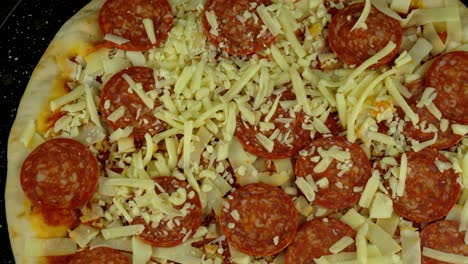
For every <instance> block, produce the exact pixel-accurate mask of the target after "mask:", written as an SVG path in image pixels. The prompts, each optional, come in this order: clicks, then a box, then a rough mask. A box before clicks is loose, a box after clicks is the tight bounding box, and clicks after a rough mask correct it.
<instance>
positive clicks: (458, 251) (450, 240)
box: [421, 220, 468, 264]
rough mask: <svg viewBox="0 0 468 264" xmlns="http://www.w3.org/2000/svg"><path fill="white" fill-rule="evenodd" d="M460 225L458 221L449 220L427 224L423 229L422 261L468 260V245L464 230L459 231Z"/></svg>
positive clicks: (460, 261) (454, 261)
mask: <svg viewBox="0 0 468 264" xmlns="http://www.w3.org/2000/svg"><path fill="white" fill-rule="evenodd" d="M458 226H459V223H458V222H456V221H447V220H442V221H438V222H435V223H432V224H430V225H428V226H426V227H425V228H424V229H423V230H422V231H421V249H422V254H423V257H422V261H421V263H434V264H435V263H445V262H444V261H449V262H450V263H463V262H466V260H467V259H468V245H466V244H465V242H464V237H465V234H464V232H462V231H459V230H458ZM457 260H459V261H457Z"/></svg>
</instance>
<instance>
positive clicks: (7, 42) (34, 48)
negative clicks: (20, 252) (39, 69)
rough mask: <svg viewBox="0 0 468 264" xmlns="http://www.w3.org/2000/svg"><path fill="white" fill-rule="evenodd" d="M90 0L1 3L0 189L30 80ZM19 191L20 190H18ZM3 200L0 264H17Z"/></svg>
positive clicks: (13, 0) (0, 205) (8, 0)
mask: <svg viewBox="0 0 468 264" xmlns="http://www.w3.org/2000/svg"><path fill="white" fill-rule="evenodd" d="M88 2H89V0H2V1H1V5H0V6H1V7H0V25H1V27H0V189H1V190H4V189H5V182H6V176H7V141H8V134H9V132H10V128H11V125H12V124H13V121H14V119H15V116H16V110H17V107H18V104H19V101H20V99H21V97H22V95H23V92H24V89H25V88H26V85H27V84H28V80H29V76H30V75H31V73H32V71H33V70H34V67H35V66H36V64H37V63H38V61H39V59H40V58H41V56H42V54H43V53H44V51H45V49H46V48H47V46H48V45H49V43H50V41H51V40H52V38H53V37H54V35H55V33H56V32H57V31H58V30H59V28H60V27H61V26H62V24H63V23H64V22H65V21H67V20H68V19H69V18H70V17H71V16H72V15H73V14H74V13H76V12H77V11H78V10H79V9H81V7H83V6H85V5H86V4H87V3H88ZM18 188H21V187H20V186H18ZM4 202H5V201H4V196H3V195H1V196H0V211H1V212H0V243H1V244H0V263H14V259H13V254H12V252H11V247H10V243H9V239H8V229H7V223H6V217H5V209H4V208H5V204H4Z"/></svg>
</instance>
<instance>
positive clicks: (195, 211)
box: [132, 177, 202, 247]
mask: <svg viewBox="0 0 468 264" xmlns="http://www.w3.org/2000/svg"><path fill="white" fill-rule="evenodd" d="M154 181H155V182H156V183H157V184H158V185H159V186H160V187H162V188H163V189H164V191H165V192H166V193H167V194H168V195H171V194H172V193H174V192H177V190H178V189H180V188H182V189H183V190H185V194H186V200H185V202H184V203H183V204H181V205H178V206H175V208H176V209H182V208H185V209H184V211H186V212H187V214H186V215H185V216H176V217H171V218H167V217H164V218H163V219H162V220H161V221H159V222H158V223H157V224H155V223H154V222H150V223H146V222H145V220H144V219H143V218H142V217H137V218H135V220H134V221H133V222H132V224H143V225H145V230H143V232H142V233H141V234H140V235H139V237H140V238H141V239H142V240H144V241H146V242H148V243H150V244H152V245H154V246H157V247H173V246H177V245H179V244H181V243H183V242H184V241H185V240H187V239H188V238H190V237H192V236H193V234H195V231H197V228H198V227H199V226H200V224H201V220H202V206H201V202H200V198H199V196H198V193H197V192H196V191H195V190H194V189H193V188H192V187H191V186H190V185H189V184H188V183H187V182H185V181H181V180H178V179H176V178H175V177H156V178H154ZM156 193H158V194H159V193H161V191H160V190H159V188H156Z"/></svg>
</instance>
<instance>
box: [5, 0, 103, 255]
mask: <svg viewBox="0 0 468 264" xmlns="http://www.w3.org/2000/svg"><path fill="white" fill-rule="evenodd" d="M104 2H105V0H93V1H92V2H90V3H89V4H87V5H86V6H85V7H84V8H82V9H81V10H80V11H78V12H77V13H76V14H75V15H74V16H73V17H71V18H70V19H69V20H68V21H67V22H66V23H65V24H64V25H63V26H62V27H61V28H60V30H59V31H58V32H57V34H56V35H55V37H54V39H53V40H52V41H51V43H50V45H49V47H48V48H47V50H46V51H45V52H44V54H43V56H42V58H41V59H40V61H39V63H38V64H37V66H36V68H35V69H34V72H33V73H32V75H31V79H30V80H29V83H28V85H27V87H26V90H25V92H24V94H23V97H22V98H21V101H20V104H19V107H18V111H17V115H16V119H15V121H14V123H13V126H12V128H11V131H10V135H9V138H8V172H7V182H6V187H5V207H6V216H7V222H8V231H9V235H10V243H11V247H12V250H13V255H14V257H15V261H16V263H43V262H45V260H46V259H45V258H37V257H26V256H25V255H24V250H25V238H27V237H33V236H34V237H36V236H37V234H36V231H35V230H34V226H33V224H32V223H31V222H30V217H29V216H30V211H29V210H28V209H29V205H28V204H29V202H28V199H27V198H26V196H25V194H24V192H23V191H22V189H21V184H20V172H21V166H22V164H23V161H24V159H25V158H26V157H27V155H28V154H29V152H30V151H31V149H29V148H27V147H25V146H24V144H23V143H21V142H20V137H21V135H22V133H23V131H24V130H25V128H26V127H27V126H28V124H29V122H31V121H32V120H34V121H35V120H37V118H38V113H40V112H41V110H43V109H44V107H47V106H48V101H49V100H50V94H51V92H52V89H53V87H54V86H53V85H52V84H53V83H54V82H55V81H56V80H57V79H58V78H60V77H61V70H60V68H59V65H58V63H57V59H58V58H60V57H63V56H70V55H73V54H74V55H78V54H82V53H86V51H87V50H88V49H89V48H90V46H91V43H95V42H96V41H98V40H99V39H102V37H101V33H100V31H99V27H98V14H99V10H100V8H101V6H102V5H103V4H104ZM42 226H45V225H42ZM47 233H48V231H47V230H41V234H43V235H47ZM50 233H52V232H50ZM51 235H53V234H51Z"/></svg>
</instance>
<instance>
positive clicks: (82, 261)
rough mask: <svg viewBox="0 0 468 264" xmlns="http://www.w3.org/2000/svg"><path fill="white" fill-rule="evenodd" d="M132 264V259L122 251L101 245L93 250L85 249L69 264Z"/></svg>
mask: <svg viewBox="0 0 468 264" xmlns="http://www.w3.org/2000/svg"><path fill="white" fill-rule="evenodd" d="M90 263H93V264H109V263H113V264H130V263H131V261H130V259H129V258H128V257H127V256H125V255H124V254H123V253H122V252H120V251H118V250H116V249H111V248H104V247H99V248H95V249H93V250H89V249H86V250H83V251H81V252H79V253H77V254H75V255H74V256H73V258H72V259H71V260H70V262H69V264H90Z"/></svg>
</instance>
